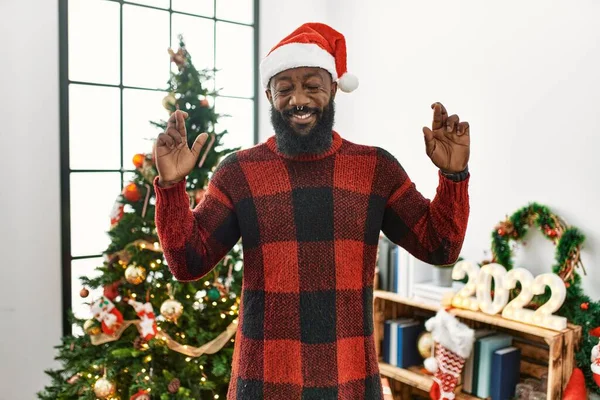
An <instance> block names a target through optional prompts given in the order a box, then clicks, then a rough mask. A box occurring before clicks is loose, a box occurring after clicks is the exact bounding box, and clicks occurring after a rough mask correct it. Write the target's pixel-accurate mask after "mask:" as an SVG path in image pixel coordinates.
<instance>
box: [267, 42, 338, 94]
mask: <svg viewBox="0 0 600 400" xmlns="http://www.w3.org/2000/svg"><path fill="white" fill-rule="evenodd" d="M298 67H320V68H323V69H325V70H326V71H327V72H329V73H330V74H331V78H332V80H333V81H334V82H335V81H337V79H338V76H337V72H336V69H335V58H334V57H333V56H332V55H331V54H330V53H329V52H327V51H326V50H324V49H323V48H321V47H319V46H318V45H316V44H314V43H288V44H286V45H283V46H280V47H278V48H276V49H275V50H273V51H272V52H271V53H270V54H269V55H268V56H267V57H265V58H264V59H263V60H262V62H261V63H260V77H261V83H262V85H263V88H265V89H266V88H268V86H269V81H270V80H271V78H272V77H273V76H275V75H277V74H278V73H280V72H281V71H285V70H286V69H290V68H298Z"/></svg>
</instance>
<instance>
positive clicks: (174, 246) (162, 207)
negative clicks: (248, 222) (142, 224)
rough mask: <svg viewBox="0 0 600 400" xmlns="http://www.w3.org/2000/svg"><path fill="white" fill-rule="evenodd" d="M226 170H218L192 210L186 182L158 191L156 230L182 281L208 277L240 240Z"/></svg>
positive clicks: (176, 273)
mask: <svg viewBox="0 0 600 400" xmlns="http://www.w3.org/2000/svg"><path fill="white" fill-rule="evenodd" d="M222 183H223V170H222V169H220V168H219V167H217V169H216V170H215V173H214V174H213V176H212V178H211V179H210V181H209V183H208V187H207V189H206V192H205V194H204V198H203V199H202V200H201V202H200V203H199V204H198V205H197V206H196V207H195V208H194V209H193V210H192V209H191V208H190V203H189V197H188V194H187V192H186V189H185V180H183V181H181V182H179V183H178V184H176V185H174V186H171V187H168V188H162V187H160V186H159V185H158V177H157V178H156V179H155V181H154V187H155V190H156V216H155V220H156V230H157V233H158V237H159V240H160V243H161V246H162V248H163V252H164V255H165V259H166V261H167V263H168V265H169V269H170V270H171V273H172V274H173V276H175V278H176V279H177V280H179V281H183V282H186V281H194V280H197V279H200V278H202V277H204V276H205V275H206V274H208V273H209V272H210V271H211V270H212V269H213V268H214V267H215V266H216V265H217V263H218V262H219V261H220V260H221V259H222V258H223V257H224V256H225V255H226V254H227V253H228V252H229V251H230V250H231V249H232V248H233V246H234V245H235V244H236V243H237V242H238V240H239V238H240V229H239V224H238V220H237V217H236V214H235V211H234V206H233V203H232V201H231V198H230V197H229V196H228V194H227V193H226V191H225V190H224V185H223V184H222Z"/></svg>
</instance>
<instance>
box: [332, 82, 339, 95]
mask: <svg viewBox="0 0 600 400" xmlns="http://www.w3.org/2000/svg"><path fill="white" fill-rule="evenodd" d="M337 90H338V84H337V82H332V83H331V98H332V99H335V94H336V93H337Z"/></svg>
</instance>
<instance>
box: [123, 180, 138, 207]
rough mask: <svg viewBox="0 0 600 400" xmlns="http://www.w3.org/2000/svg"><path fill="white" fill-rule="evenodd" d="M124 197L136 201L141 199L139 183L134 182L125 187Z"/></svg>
mask: <svg viewBox="0 0 600 400" xmlns="http://www.w3.org/2000/svg"><path fill="white" fill-rule="evenodd" d="M123 197H125V199H127V200H128V201H131V202H132V203H135V202H136V201H140V199H141V198H142V195H141V193H140V190H139V189H138V187H137V185H136V184H135V183H133V182H132V183H130V184H129V185H127V186H125V188H124V189H123Z"/></svg>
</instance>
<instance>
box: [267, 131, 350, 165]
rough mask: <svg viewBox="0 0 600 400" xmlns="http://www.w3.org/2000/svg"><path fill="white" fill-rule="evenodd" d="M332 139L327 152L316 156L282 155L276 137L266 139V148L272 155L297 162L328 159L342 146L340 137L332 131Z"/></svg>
mask: <svg viewBox="0 0 600 400" xmlns="http://www.w3.org/2000/svg"><path fill="white" fill-rule="evenodd" d="M332 137H333V140H332V141H331V146H330V147H329V149H328V150H327V151H324V152H322V153H318V154H300V155H295V156H292V155H289V154H284V153H282V152H280V151H279V149H278V147H277V137H276V136H275V135H273V136H271V137H269V138H268V139H267V147H269V149H270V150H271V151H272V152H273V153H275V154H277V155H278V156H280V157H283V158H287V159H289V160H298V161H313V160H320V159H321V158H325V157H329V156H330V155H332V154H334V153H335V152H337V151H338V150H339V148H340V147H341V146H342V137H341V136H340V135H339V134H338V133H337V132H336V131H332Z"/></svg>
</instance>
